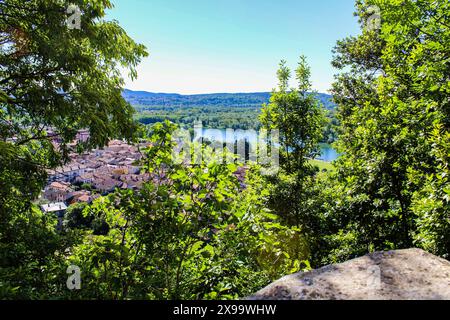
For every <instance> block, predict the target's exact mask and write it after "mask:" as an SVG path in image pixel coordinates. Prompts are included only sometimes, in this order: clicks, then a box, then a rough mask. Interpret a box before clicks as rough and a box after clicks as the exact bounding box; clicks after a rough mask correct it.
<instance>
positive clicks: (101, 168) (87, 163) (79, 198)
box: [40, 131, 150, 218]
mask: <svg viewBox="0 0 450 320" xmlns="http://www.w3.org/2000/svg"><path fill="white" fill-rule="evenodd" d="M88 139H89V133H88V132H87V131H80V132H79V133H78V135H77V139H76V141H74V144H76V143H77V142H86V141H87V140H88ZM55 143H57V141H55ZM145 146H146V145H145V144H140V145H138V146H132V145H129V144H127V143H125V142H123V141H120V140H112V141H110V142H109V143H108V145H107V146H106V147H104V148H102V149H95V150H92V151H89V152H85V153H82V154H77V153H72V154H71V155H70V159H71V161H70V163H67V164H66V165H64V166H62V167H59V168H56V169H55V170H48V171H47V173H48V183H47V186H46V187H45V189H44V190H43V193H42V196H41V199H40V201H41V203H42V205H41V210H42V211H43V212H45V213H53V214H56V215H57V216H58V217H60V218H62V216H63V215H64V213H65V211H66V210H67V208H68V207H69V206H70V205H72V204H76V203H91V202H92V201H93V200H94V199H96V198H98V197H100V196H102V195H107V194H108V193H111V192H113V191H114V190H116V188H119V189H131V190H139V189H140V188H141V187H142V185H143V184H144V183H145V182H146V181H149V180H150V176H149V174H148V173H147V174H145V173H141V168H140V166H139V161H140V160H141V158H142V154H141V152H140V148H142V147H145Z"/></svg>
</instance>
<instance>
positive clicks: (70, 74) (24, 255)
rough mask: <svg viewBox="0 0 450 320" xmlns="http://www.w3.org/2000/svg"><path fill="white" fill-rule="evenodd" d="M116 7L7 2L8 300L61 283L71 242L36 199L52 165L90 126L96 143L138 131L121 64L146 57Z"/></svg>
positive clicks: (1, 195)
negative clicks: (72, 11)
mask: <svg viewBox="0 0 450 320" xmlns="http://www.w3.org/2000/svg"><path fill="white" fill-rule="evenodd" d="M72 3H73V4H76V5H78V7H79V8H80V10H81V25H80V29H70V28H68V25H67V19H68V17H69V15H67V14H66V10H67V9H68V7H69V5H70V4H72ZM111 7H112V5H111V3H110V1H108V0H88V1H59V0H47V1H40V0H30V1H22V0H2V1H0V66H1V67H0V292H1V293H2V296H6V297H24V298H33V297H42V295H41V294H42V292H47V293H49V292H51V290H55V289H56V288H54V287H51V284H52V283H53V282H52V281H53V280H54V279H55V278H57V273H55V272H54V269H55V268H57V265H56V264H54V263H53V262H55V263H56V260H58V261H60V258H61V259H62V254H63V253H64V250H65V249H64V248H65V246H66V245H67V244H66V243H65V240H64V238H63V236H62V235H60V234H56V233H55V225H54V224H55V223H56V222H55V221H53V220H54V219H52V218H51V217H46V216H43V215H42V213H41V212H40V210H39V209H36V208H34V207H33V206H32V204H31V202H32V200H34V199H35V198H37V196H38V195H39V194H40V192H41V190H42V188H43V187H44V185H45V183H46V171H45V169H47V168H53V167H55V166H57V165H59V164H61V163H63V162H64V161H65V160H67V155H68V152H69V146H68V144H69V143H71V142H72V141H73V139H74V137H75V135H76V133H77V131H78V130H79V129H82V128H88V129H89V130H90V133H91V139H90V141H89V142H90V143H89V146H103V145H104V144H105V143H106V142H107V141H108V140H109V139H111V138H112V137H115V136H122V137H125V138H128V139H130V140H131V139H133V136H134V135H135V133H136V128H137V126H136V124H135V123H134V121H133V119H132V114H133V111H134V110H133V108H132V107H131V105H130V104H128V103H127V102H126V101H125V100H124V99H123V98H122V95H121V93H122V89H121V87H122V85H123V80H122V78H121V76H120V72H119V67H122V68H124V69H125V70H129V71H130V74H131V75H132V76H135V75H136V72H135V66H136V65H137V64H138V63H139V61H140V59H141V58H142V57H144V56H146V54H147V53H146V51H145V48H144V47H143V46H142V45H139V44H136V43H135V42H134V41H133V40H132V39H131V38H129V37H128V35H127V34H126V33H125V31H124V30H123V29H122V28H121V27H120V26H119V25H118V24H117V23H116V22H108V21H104V20H103V17H104V16H105V10H107V9H109V8H111ZM49 127H51V128H52V131H51V132H49V130H48V128H49ZM53 139H58V140H59V142H60V145H59V147H58V148H55V147H54V145H53V144H52V140H53ZM79 147H80V149H81V147H88V146H81V145H80V146H79Z"/></svg>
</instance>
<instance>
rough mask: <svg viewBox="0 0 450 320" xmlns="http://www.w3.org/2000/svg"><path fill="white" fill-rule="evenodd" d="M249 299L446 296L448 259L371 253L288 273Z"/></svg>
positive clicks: (406, 253)
mask: <svg viewBox="0 0 450 320" xmlns="http://www.w3.org/2000/svg"><path fill="white" fill-rule="evenodd" d="M247 299H248V300H450V262H449V261H447V260H444V259H442V258H438V257H436V256H434V255H432V254H430V253H427V252H425V251H423V250H420V249H408V250H395V251H388V252H375V253H372V254H369V255H366V256H364V257H361V258H357V259H353V260H349V261H347V262H344V263H341V264H336V265H329V266H326V267H323V268H320V269H317V270H313V271H309V272H300V273H297V274H293V275H289V276H286V277H284V278H282V279H280V280H278V281H276V282H274V283H272V284H270V285H269V286H267V287H266V288H264V289H262V290H261V291H259V292H258V293H256V294H255V295H253V296H251V297H249V298H247Z"/></svg>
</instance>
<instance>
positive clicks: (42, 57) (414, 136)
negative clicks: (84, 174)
mask: <svg viewBox="0 0 450 320" xmlns="http://www.w3.org/2000/svg"><path fill="white" fill-rule="evenodd" d="M73 2H74V3H75V4H77V5H78V6H79V7H80V8H81V11H82V13H83V15H82V23H81V30H77V29H75V30H74V29H69V28H67V26H66V25H65V23H66V15H65V14H64V13H65V12H66V6H68V3H66V2H65V1H57V0H46V1H38V0H30V1H19V0H0V13H1V14H0V46H1V47H0V65H1V68H0V298H2V299H13V298H19V299H233V298H239V297H244V296H247V295H249V294H251V293H253V292H255V291H257V290H258V289H260V288H261V287H263V286H265V285H266V284H268V283H269V282H271V281H273V280H275V279H277V278H279V277H280V276H282V275H285V274H288V273H293V272H297V271H299V270H304V269H308V268H310V263H311V266H313V267H318V266H322V265H324V264H328V263H330V262H341V261H344V260H346V259H349V258H352V257H355V256H359V255H363V254H366V253H367V252H370V251H374V250H385V249H398V248H408V247H420V248H423V249H425V250H427V251H429V252H431V253H434V254H436V255H439V256H442V257H444V258H447V259H449V258H450V182H449V176H450V172H449V158H450V154H449V151H450V132H449V126H450V116H449V112H450V100H449V96H450V46H449V43H450V30H449V27H450V19H449V18H450V17H449V12H450V3H449V2H448V1H447V0H436V1H426V0H416V1H413V0H392V1H377V0H364V1H363V0H357V1H356V9H357V12H356V15H357V16H358V17H359V21H360V23H361V26H362V29H363V30H362V33H361V34H360V35H358V36H355V37H349V38H346V39H344V40H341V41H338V43H337V45H336V47H335V50H334V58H333V65H334V66H335V67H336V68H337V69H338V70H339V74H338V75H337V76H336V82H335V83H334V86H333V96H334V100H335V102H336V103H337V105H338V109H337V111H336V112H337V114H336V115H337V119H335V120H333V121H332V122H334V123H333V126H331V127H330V124H328V127H327V124H326V122H327V121H326V117H327V114H326V113H325V111H324V108H323V107H321V102H320V101H321V98H320V96H317V95H315V94H314V93H311V83H310V68H309V66H308V64H307V62H306V58H304V57H301V58H300V62H299V64H298V67H297V69H296V70H295V77H296V80H297V82H298V86H297V87H296V88H290V87H289V80H290V78H291V71H290V70H289V69H288V68H287V67H286V64H285V62H282V63H281V64H280V68H279V70H278V73H277V76H278V80H279V85H278V88H277V89H275V90H274V91H273V92H272V93H271V94H270V99H269V100H268V101H267V99H268V98H269V96H266V95H265V94H259V95H258V96H254V95H253V96H252V95H251V94H243V95H216V96H214V97H212V96H208V95H199V96H190V97H188V98H186V97H184V96H179V95H162V96H161V95H158V94H148V93H132V92H129V91H126V92H125V94H124V93H123V91H122V86H123V80H122V78H121V77H120V73H119V66H122V67H125V68H126V69H129V71H130V73H131V74H132V75H135V69H134V68H135V66H136V65H137V63H138V62H139V61H140V59H141V58H142V57H144V56H146V54H147V53H146V51H145V48H144V47H143V46H141V45H138V44H136V43H135V42H134V41H133V40H132V39H130V38H129V37H128V36H127V35H126V33H125V32H124V31H123V30H122V29H121V28H120V27H119V25H118V24H117V23H116V22H106V21H104V20H103V19H102V18H103V17H104V15H105V10H106V9H108V8H110V7H111V4H110V2H109V1H108V0H83V1H73ZM371 5H377V6H379V8H380V12H381V24H380V29H376V28H375V29H374V28H365V26H366V23H367V20H368V18H369V16H370V14H372V12H370V10H368V8H369V6H371ZM123 94H124V95H125V96H127V95H128V96H129V97H128V98H129V99H130V101H131V102H132V103H138V104H140V105H141V106H139V107H138V111H139V112H141V115H140V116H138V117H140V118H139V119H140V121H142V122H144V123H146V124H152V125H151V126H148V127H147V130H149V131H148V132H147V131H145V130H139V129H138V128H139V126H138V125H137V124H136V123H135V122H134V121H133V108H132V107H131V105H130V104H129V103H127V102H126V100H125V99H124V98H123ZM147 99H150V100H152V99H153V100H152V101H157V102H158V103H157V104H156V105H153V106H150V105H146V103H147V101H148V100H147ZM155 99H156V100H155ZM166 99H169V101H171V102H170V103H169V105H170V106H168V105H166V102H164V101H167V100H166ZM186 99H187V100H189V101H192V104H190V102H189V103H188V102H186V101H187V100H186ZM223 99H225V100H226V101H228V102H229V104H230V105H226V106H224V105H223ZM246 99H247V100H246ZM260 99H266V101H263V103H264V104H263V106H262V108H261V109H260V108H259V106H258V105H256V104H259V103H261V101H260ZM246 101H247V102H246ZM174 102H175V103H174ZM246 103H247V104H248V105H245V104H246ZM185 104H186V105H188V107H187V108H186V109H185V110H184V109H183V108H184V107H183V106H184V105H185ZM235 104H238V105H235ZM242 104H244V105H242ZM190 112H191V113H192V112H195V113H196V114H195V115H192V114H190V115H189V113H190ZM158 113H159V114H158ZM258 114H260V122H259V123H258V124H256V121H255V120H256V117H257V115H258ZM196 116H204V119H206V121H207V122H208V124H207V126H209V125H211V126H213V127H217V128H221V127H230V128H240V127H239V125H249V126H255V125H256V126H261V127H262V128H265V129H267V130H268V131H274V130H279V132H280V142H279V144H278V145H276V146H274V145H273V146H272V147H271V148H279V149H280V155H281V158H280V170H279V171H276V170H275V171H276V174H273V175H263V174H262V173H267V172H270V170H265V169H269V168H267V166H263V165H257V164H254V163H247V164H244V163H241V162H240V161H242V160H244V159H238V158H237V157H234V156H232V155H230V154H226V155H225V156H224V155H222V154H220V153H217V150H213V148H212V147H211V145H210V144H209V143H201V142H195V143H193V142H191V141H189V143H188V145H187V146H185V148H184V150H183V152H181V151H180V150H178V148H179V144H178V143H179V140H178V139H177V137H178V135H177V134H178V133H179V131H178V129H179V126H178V125H176V124H174V123H172V122H177V123H180V124H182V125H184V126H185V127H189V124H190V123H191V121H194V120H197V119H195V118H194V117H196ZM328 116H329V114H328ZM333 117H334V115H333ZM167 118H169V119H171V120H172V122H169V121H164V122H162V120H165V119H167ZM251 120H253V121H251ZM237 122H240V124H239V125H238V124H237ZM48 127H51V128H52V135H51V136H50V135H49V130H48V129H49V128H48ZM81 128H88V129H89V131H90V133H91V140H90V141H89V143H88V144H86V145H79V146H77V147H78V148H77V149H78V151H81V150H83V148H88V147H93V146H102V145H104V144H105V143H106V142H107V141H108V140H109V139H111V138H113V137H115V136H120V137H122V138H125V139H128V140H131V141H132V140H133V139H134V138H135V137H137V136H138V135H139V137H140V138H144V139H147V140H149V141H150V144H149V146H148V148H146V149H145V150H143V159H142V160H141V165H142V169H143V171H144V172H145V173H146V174H148V176H149V177H150V180H149V181H148V182H146V183H145V184H144V185H143V188H142V189H141V190H139V191H132V190H116V191H115V192H114V193H111V194H109V195H108V196H104V197H100V198H97V199H96V200H95V201H94V202H93V203H92V204H89V205H87V204H76V205H73V206H71V207H70V208H69V209H68V210H67V212H66V214H65V216H64V218H63V220H62V221H61V222H62V223H61V224H60V225H58V222H57V219H56V217H53V216H52V215H44V214H42V213H41V212H40V210H39V208H37V207H36V206H35V205H34V200H36V199H37V198H38V196H39V195H40V193H41V190H42V188H43V187H44V185H45V183H46V171H45V169H48V168H53V167H55V166H57V165H59V164H61V163H64V161H66V160H67V154H68V152H69V151H71V149H70V147H71V146H70V142H71V141H72V140H73V138H74V137H75V134H76V132H77V130H78V129H81ZM324 128H325V129H324ZM324 130H325V131H326V132H328V135H327V137H333V138H334V137H336V136H337V134H339V141H338V143H337V146H338V148H339V151H340V152H341V153H342V156H341V157H340V158H339V159H338V160H337V161H336V163H335V164H334V165H335V170H330V171H328V172H319V170H318V169H317V168H316V167H315V166H313V165H312V163H314V162H312V161H313V160H314V158H315V157H316V156H317V154H318V146H319V142H320V141H321V140H323V132H324ZM53 135H57V137H55V136H53ZM53 138H57V140H58V141H59V143H60V147H59V148H55V146H54V144H53V143H52V140H53ZM197 150H201V151H202V152H201V155H202V157H201V159H197V160H198V161H197V160H196V161H189V159H191V160H192V157H193V156H194V155H196V156H197V155H198V154H197V153H196V151H197ZM174 151H175V152H174ZM177 151H180V152H177ZM180 155H183V156H186V155H187V156H188V158H184V159H182V161H179V160H180V159H179V156H180ZM224 158H225V159H227V160H228V162H227V163H223V159H224ZM175 160H176V161H175ZM272 169H273V168H272ZM272 172H273V171H272ZM70 265H74V266H78V267H79V268H80V270H81V280H82V282H81V290H75V291H71V290H69V289H68V288H67V287H66V280H67V277H68V275H67V273H66V270H67V267H68V266H70Z"/></svg>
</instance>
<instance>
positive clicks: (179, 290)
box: [70, 122, 307, 299]
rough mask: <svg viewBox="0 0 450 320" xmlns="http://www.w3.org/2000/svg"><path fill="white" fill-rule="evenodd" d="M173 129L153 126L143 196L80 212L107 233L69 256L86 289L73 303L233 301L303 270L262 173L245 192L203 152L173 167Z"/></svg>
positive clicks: (228, 167)
mask: <svg viewBox="0 0 450 320" xmlns="http://www.w3.org/2000/svg"><path fill="white" fill-rule="evenodd" d="M175 128H176V127H175V126H174V125H173V124H171V123H169V122H165V123H164V124H161V123H159V124H156V125H155V126H154V127H153V129H152V135H151V139H150V140H151V146H150V147H149V149H148V150H146V157H145V159H144V160H143V164H144V167H145V170H146V171H147V172H149V173H150V175H151V177H152V179H151V181H150V182H149V183H147V184H145V185H144V187H143V189H142V190H141V191H140V192H137V193H133V192H132V191H129V190H127V191H118V192H117V193H115V194H112V195H110V196H108V197H104V198H99V199H98V200H96V201H95V202H94V204H93V205H92V206H91V207H90V208H88V209H87V210H85V214H86V215H94V216H97V217H102V219H104V220H105V221H106V222H107V223H108V225H109V232H108V234H107V235H104V236H92V235H90V234H89V235H88V236H86V237H85V239H84V242H83V243H82V244H81V245H79V246H76V247H75V248H74V250H73V255H72V256H71V258H70V261H71V263H74V264H76V265H79V266H82V268H83V269H82V272H83V286H84V289H83V290H82V291H80V292H79V293H78V295H76V296H75V295H74V298H75V297H76V298H108V299H129V298H134V299H230V298H238V297H243V296H246V295H250V294H251V293H253V292H255V291H257V290H258V289H260V288H261V287H263V286H265V285H267V284H268V283H269V282H270V281H272V280H274V279H276V278H278V277H280V276H281V275H284V274H286V273H289V272H296V271H298V270H300V269H301V268H304V266H305V265H304V264H302V263H301V262H302V261H303V260H304V259H305V257H306V256H307V253H306V252H305V250H306V249H305V248H304V246H303V244H304V242H302V241H301V240H302V236H301V234H300V233H299V232H298V230H296V229H290V228H286V227H283V226H282V225H280V224H279V222H278V217H277V216H276V215H273V214H271V213H270V211H268V210H267V208H266V202H267V199H266V198H267V195H268V193H267V190H266V188H264V184H263V183H262V178H261V176H260V175H259V169H258V168H254V169H252V170H249V172H248V174H247V175H246V176H247V178H246V186H245V187H243V186H241V185H240V184H239V182H238V179H237V177H236V176H235V174H234V173H235V172H236V165H235V164H223V163H221V162H220V161H219V160H220V158H217V157H215V156H214V155H213V153H212V150H211V149H209V148H208V147H204V158H203V159H204V160H203V161H201V162H200V163H198V164H188V163H178V162H177V161H174V159H173V148H174V147H175V142H176V141H175V140H174V139H173V137H174V136H173V134H174V130H175ZM279 237H283V240H284V241H279ZM297 240H298V241H297Z"/></svg>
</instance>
